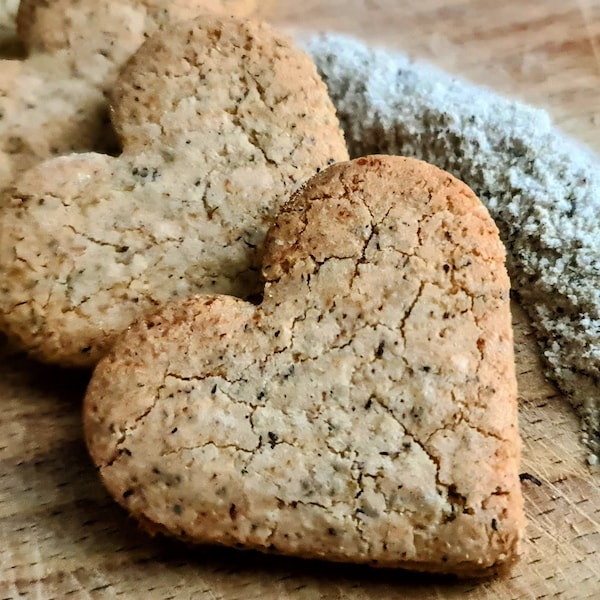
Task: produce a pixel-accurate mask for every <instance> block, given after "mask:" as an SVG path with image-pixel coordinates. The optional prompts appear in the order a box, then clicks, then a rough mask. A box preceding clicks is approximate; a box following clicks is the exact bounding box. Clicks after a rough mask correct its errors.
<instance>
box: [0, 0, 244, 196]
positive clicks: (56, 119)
mask: <svg viewBox="0 0 600 600" xmlns="http://www.w3.org/2000/svg"><path fill="white" fill-rule="evenodd" d="M255 10H256V0H52V2H48V0H22V1H21V3H20V6H19V12H18V17H17V21H18V34H19V38H20V40H21V42H22V43H23V45H24V46H25V48H26V50H27V58H26V59H25V60H0V112H1V114H2V118H1V119H0V188H3V187H5V186H7V185H9V184H10V182H11V181H12V179H13V178H14V177H16V176H17V175H18V174H19V173H21V172H23V171H24V170H26V169H27V168H30V167H32V166H33V165H35V164H37V163H39V162H40V161H42V160H44V159H47V158H50V157H52V156H56V155H59V154H64V153H67V152H72V151H78V152H80V151H86V150H97V151H106V150H114V146H115V140H114V136H113V135H111V134H110V128H109V127H108V126H107V109H108V106H107V101H106V98H105V95H104V91H105V90H107V89H109V88H110V87H112V85H113V84H114V81H115V79H116V77H117V74H118V72H119V70H120V68H121V67H122V66H123V64H124V63H125V62H126V61H127V59H128V58H129V57H130V56H131V55H132V54H133V53H134V52H135V51H136V50H137V49H138V48H139V47H140V46H141V44H142V43H143V42H144V40H145V39H146V37H147V36H149V35H151V34H152V33H154V32H155V31H156V30H157V29H158V28H159V27H162V26H164V25H167V24H168V23H170V22H175V21H179V20H182V19H190V18H192V17H195V16H197V15H198V14H200V13H204V12H214V13H218V14H227V15H229V14H236V15H238V16H247V15H249V14H251V13H253V12H254V11H255Z"/></svg>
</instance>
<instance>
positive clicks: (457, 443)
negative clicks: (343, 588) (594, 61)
mask: <svg viewBox="0 0 600 600" xmlns="http://www.w3.org/2000/svg"><path fill="white" fill-rule="evenodd" d="M263 270H264V275H265V278H266V279H267V284H266V287H265V292H264V300H263V302H262V304H261V305H260V306H254V305H252V304H249V303H247V302H244V301H242V300H238V299H234V298H232V297H227V296H218V295H213V296H206V295H205V296H197V297H195V298H191V299H187V300H185V301H179V302H173V303H169V304H167V305H166V306H164V307H163V308H162V309H161V310H159V312H157V313H156V314H155V315H153V316H150V317H148V318H146V319H144V320H141V321H139V322H138V323H137V324H135V325H134V326H133V327H131V328H130V329H129V330H128V331H127V333H126V334H125V335H124V336H123V337H121V338H120V339H119V341H118V342H117V344H116V345H115V347H114V348H113V350H112V351H111V352H110V353H109V355H108V356H107V357H106V358H104V359H103V360H102V361H101V362H100V363H99V365H98V366H97V368H96V370H95V372H94V375H93V377H92V380H91V383H90V386H89V389H88V392H87V395H86V398H85V404H84V421H85V432H86V439H87V443H88V447H89V450H90V453H91V455H92V457H93V460H94V461H95V463H96V465H97V466H98V467H99V470H100V474H101V477H102V480H103V481H104V483H105V485H106V486H107V488H108V489H109V491H110V493H111V494H112V495H113V496H114V498H115V499H116V500H117V501H118V502H120V503H121V504H122V505H123V506H125V507H126V508H127V509H128V510H129V511H130V512H131V513H132V515H133V516H134V517H135V518H136V519H138V520H139V521H140V522H141V523H142V525H144V527H146V528H147V529H148V530H149V531H151V532H155V531H160V532H164V533H167V534H169V535H174V536H177V537H180V538H183V539H185V540H189V541H192V542H197V543H210V544H212V543H219V544H225V545H230V546H237V545H241V546H243V547H245V548H254V549H258V550H261V551H268V552H279V553H284V554H291V555H297V556H302V557H312V558H325V559H328V560H335V561H350V562H357V563H369V564H375V565H379V566H388V567H402V568H408V569H417V570H427V571H435V572H442V573H457V574H462V575H485V574H490V573H494V572H496V571H497V570H498V569H501V568H504V567H507V566H509V565H510V564H512V563H513V562H514V560H515V559H516V558H517V556H518V552H519V540H520V538H521V536H522V534H523V527H524V516H523V510H522V497H521V490H520V483H519V475H518V473H519V453H520V442H519V436H518V426H517V404H516V384H515V369H514V357H513V347H512V330H511V319H510V310H509V280H508V277H507V274H506V270H505V267H504V248H503V246H502V244H501V243H500V241H499V238H498V231H497V229H496V226H495V225H494V223H493V221H492V220H491V218H490V216H489V214H488V213H487V211H486V209H485V208H484V207H483V205H482V204H481V203H480V202H479V201H478V199H477V198H476V197H475V196H474V195H473V193H472V192H471V191H470V190H469V189H468V188H467V187H466V186H465V185H464V184H462V183H461V182H459V181H458V180H456V179H454V178H453V177H452V176H450V175H449V174H447V173H445V172H443V171H441V170H439V169H437V168H435V167H433V166H430V165H427V164H426V163H422V162H419V161H416V160H412V159H406V158H399V157H384V156H371V157H367V158H361V159H358V160H355V161H353V162H350V163H344V164H339V165H336V166H333V167H331V168H329V169H327V170H326V171H325V172H323V173H321V174H320V175H317V176H316V177H314V178H313V179H312V180H311V181H310V182H309V183H308V184H307V185H306V187H305V188H304V189H302V190H301V191H299V192H298V193H297V194H296V195H295V196H294V198H293V199H292V200H291V201H290V202H289V203H288V204H287V205H286V206H285V207H284V209H283V211H282V213H281V214H280V215H279V216H278V217H277V220H276V222H275V223H274V225H273V227H272V228H271V230H270V233H269V235H268V238H267V243H266V250H265V257H264V266H263Z"/></svg>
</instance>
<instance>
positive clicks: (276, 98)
mask: <svg viewBox="0 0 600 600" xmlns="http://www.w3.org/2000/svg"><path fill="white" fill-rule="evenodd" d="M113 121H114V125H115V128H116V130H117V132H118V133H119V135H120V137H121V138H122V141H123V146H124V152H123V154H122V155H121V156H120V157H118V158H112V157H109V156H106V155H100V154H82V155H71V156H68V157H62V158H58V159H54V160H51V161H48V162H46V163H42V164H40V165H38V166H37V167H35V168H33V169H31V170H30V171H28V172H26V173H25V174H24V175H23V176H22V177H21V178H20V179H19V180H18V181H17V183H16V184H15V186H14V188H11V189H10V190H8V191H7V192H6V194H5V197H4V199H3V201H2V206H1V207H0V226H1V227H2V235H1V237H0V327H1V328H2V329H4V330H5V331H6V332H7V333H8V334H9V336H11V337H13V338H14V339H15V340H17V342H18V343H19V344H21V345H22V346H23V347H24V348H26V349H27V350H29V352H30V353H31V354H33V355H34V356H36V357H38V358H41V359H42V360H46V361H49V362H55V363H58V364H61V365H74V366H78V365H92V364H95V362H96V361H97V360H98V358H99V357H100V356H101V355H102V354H103V353H104V352H105V351H106V350H107V348H109V347H110V345H111V343H112V341H113V338H114V336H115V334H117V333H118V332H120V331H122V330H123V329H125V328H126V327H127V326H128V325H129V324H130V323H131V322H132V321H133V320H134V319H135V318H137V317H138V316H139V315H141V314H142V313H144V312H145V311H147V310H148V309H150V308H152V309H154V308H155V307H156V306H157V305H158V304H160V303H162V302H164V301H166V300H169V299H172V298H175V297H181V296H185V295H189V294H191V293H197V292H213V291H214V292H223V293H231V294H234V295H238V296H241V297H247V296H249V295H251V294H253V293H254V292H256V291H257V290H259V289H261V288H262V285H261V284H260V283H259V276H258V271H259V269H260V253H261V247H262V242H263V239H264V235H265V233H266V231H267V229H268V227H269V224H270V223H271V220H272V215H273V213H274V212H275V211H276V210H277V209H278V207H279V206H280V204H281V203H282V202H283V201H284V199H286V198H287V197H288V196H289V193H290V192H291V191H292V190H294V189H295V188H296V187H298V186H299V185H300V184H301V183H303V182H304V181H305V180H306V179H308V178H309V177H310V176H312V175H313V174H314V173H315V172H316V171H318V170H319V169H320V168H321V167H325V166H327V164H329V163H331V162H336V161H340V160H346V159H347V157H348V155H347V151H346V147H345V143H344V138H343V135H342V133H341V131H340V129H339V124H338V121H337V118H336V116H335V110H334V108H333V106H332V104H331V101H330V100H329V97H328V95H327V90H326V88H325V86H324V84H323V83H322V81H321V80H320V79H319V77H318V75H317V74H316V70H315V67H314V65H313V64H312V62H311V60H310V59H309V58H308V56H306V54H304V53H303V52H301V51H300V50H297V49H296V48H294V47H293V46H292V45H291V43H290V41H289V40H288V39H287V38H285V37H282V36H280V35H278V34H276V33H274V32H273V31H271V29H270V28H269V27H268V26H267V25H265V24H260V23H255V22H250V21H243V20H238V19H234V18H219V17H215V16H204V17H202V18H198V19H197V20H194V21H190V22H184V23H181V24H179V25H176V26H172V27H171V28H167V29H164V30H163V31H161V32H160V33H158V34H157V35H156V36H154V37H153V38H151V39H150V40H149V41H148V42H147V43H145V44H144V45H143V46H142V48H141V49H140V50H139V52H138V53H136V54H135V55H134V57H133V58H132V59H131V60H130V62H129V63H128V65H127V67H126V68H125V70H124V71H123V73H122V74H121V77H120V80H119V82H118V84H117V86H116V91H115V100H114V107H113Z"/></svg>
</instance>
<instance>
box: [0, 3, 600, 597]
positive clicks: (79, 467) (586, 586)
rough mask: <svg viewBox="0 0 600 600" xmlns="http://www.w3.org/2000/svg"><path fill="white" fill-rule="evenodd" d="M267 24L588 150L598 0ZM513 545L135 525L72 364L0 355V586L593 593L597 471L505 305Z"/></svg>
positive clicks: (135, 593)
mask: <svg viewBox="0 0 600 600" xmlns="http://www.w3.org/2000/svg"><path fill="white" fill-rule="evenodd" d="M0 1H1V0H0ZM272 20H273V22H274V23H276V24H277V25H279V26H281V27H290V26H293V27H298V26H306V27H310V28H315V29H322V30H336V31H345V32H348V33H352V34H355V35H356V36H358V37H361V38H363V39H366V40H369V41H371V42H373V43H378V44H380V45H386V46H389V47H395V48H398V49H401V50H403V51H405V52H408V53H410V54H411V55H413V56H415V57H420V58H425V59H428V60H431V61H432V62H434V63H436V64H437V65H439V66H441V67H443V68H445V69H447V70H449V71H452V72H455V73H457V74H460V75H462V76H464V77H467V78H470V79H471V80H472V81H475V82H478V83H483V84H487V85H490V86H491V87H493V88H495V89H497V90H498V91H500V92H503V93H506V94H512V95H514V96H516V97H518V98H521V99H523V100H526V101H529V102H531V103H534V104H536V105H538V106H542V107H545V108H547V109H548V110H549V111H550V112H551V113H552V114H553V115H554V117H555V119H556V120H557V122H558V123H559V124H560V125H561V127H562V128H563V129H564V130H565V131H567V132H568V133H570V134H571V135H573V136H575V137H577V138H578V139H580V140H582V141H585V142H587V143H588V144H589V145H590V146H592V147H593V148H594V149H595V150H596V151H598V152H600V100H599V97H598V91H599V90H600V56H599V53H600V0H593V1H592V0H589V1H586V0H580V1H575V0H528V1H527V2H524V1H523V0H471V1H469V0H446V1H445V2H442V1H441V0H409V1H402V2H401V1H399V0H313V1H311V0H305V1H302V2H298V1H292V0H279V4H278V6H277V7H276V8H275V9H274V11H273V15H272ZM514 322H515V342H516V350H517V367H518V369H517V370H518V377H519V390H520V402H521V405H520V419H521V429H522V436H523V440H524V456H523V465H522V470H523V471H524V472H529V473H532V474H534V475H535V476H537V477H538V478H539V480H540V481H541V483H542V485H541V486H537V485H535V484H534V483H532V482H529V481H525V482H524V484H523V491H524V494H525V500H526V510H527V514H528V518H529V526H528V531H527V541H526V555H525V556H524V558H523V560H522V561H521V562H520V563H519V564H518V565H517V566H516V568H515V569H514V570H513V572H512V574H511V575H510V576H508V577H507V578H504V579H499V580H491V581H485V582H457V581H454V580H452V579H447V578H439V577H431V576H427V575H413V574H407V573H404V572H400V571H380V570H375V569H369V568H363V567H359V568H356V567H353V566H347V565H327V564H323V563H318V562H309V561H299V560H292V559H286V558H279V557H270V556H262V555H259V554H255V553H250V552H237V551H230V550H225V549H219V548H195V549H189V548H187V547H185V546H182V545H181V544H178V543H175V542H171V541H168V540H164V539H151V538H148V537H147V536H146V535H145V534H143V533H141V532H140V531H138V529H137V527H136V526H135V524H134V523H133V522H132V521H131V520H130V519H129V518H128V517H127V515H126V514H125V512H124V511H122V510H121V509H120V508H119V507H117V506H116V505H115V504H114V503H113V502H112V501H111V499H110V498H109V497H108V495H107V494H106V492H105V491H104V490H103V488H102V486H101V485H100V483H99V482H98V480H97V478H96V474H95V472H94V470H93V468H92V466H91V463H90V461H89V459H88V457H87V454H86V450H85V446H84V443H83V440H82V435H81V420H80V401H81V397H82V394H83V392H84V390H85V385H86V383H87V375H86V374H84V373H78V372H70V371H61V370H58V369H53V368H49V367H45V366H42V365H38V364H35V363H34V362H32V361H29V360H27V359H25V358H23V357H18V356H11V355H8V354H5V355H2V354H0V599H2V598H7V599H8V598H36V599H50V598H94V599H95V598H116V597H122V598H182V599H183V598H201V599H210V600H215V599H221V598H223V599H233V598H239V599H253V598H261V599H268V600H271V599H283V600H286V599H290V600H292V599H302V600H305V599H306V600H308V599H310V600H312V599H318V598H322V599H326V600H330V599H331V600H334V599H336V600H337V599H346V598H347V599H351V600H359V599H360V600H365V599H369V598H378V599H381V600H384V599H396V598H415V599H424V600H429V599H449V598H466V599H490V600H492V599H499V600H508V599H511V600H513V599H514V600H516V599H525V598H527V599H530V598H531V599H534V600H542V599H543V598H562V599H572V600H579V599H586V598H590V599H592V598H600V475H598V474H596V475H593V474H592V473H590V471H589V469H588V468H587V467H586V465H585V452H584V449H583V448H582V447H581V445H580V443H579V436H578V422H577V418H576V417H575V415H574V414H573V413H572V411H571V409H570V407H569V405H568V403H567V401H566V399H565V398H563V397H562V396H561V395H560V394H559V393H558V392H557V390H556V389H555V388H554V386H553V385H551V384H550V383H548V382H547V381H546V380H545V379H544V377H543V369H542V366H541V363H540V358H539V355H538V352H537V347H536V344H535V340H534V338H533V336H532V333H531V330H530V328H529V325H528V323H527V320H526V319H525V317H524V315H523V313H522V311H521V310H520V308H519V307H518V306H516V305H515V306H514Z"/></svg>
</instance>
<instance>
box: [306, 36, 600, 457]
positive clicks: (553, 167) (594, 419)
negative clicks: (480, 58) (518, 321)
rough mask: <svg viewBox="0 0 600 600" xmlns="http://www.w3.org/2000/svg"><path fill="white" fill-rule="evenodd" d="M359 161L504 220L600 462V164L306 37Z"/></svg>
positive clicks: (475, 91) (493, 102)
mask: <svg viewBox="0 0 600 600" xmlns="http://www.w3.org/2000/svg"><path fill="white" fill-rule="evenodd" d="M302 43H303V44H304V45H305V47H306V48H307V49H308V51H309V52H310V53H311V54H312V56H313V58H314V60H315V61H316V63H317V66H318V69H319V71H320V73H321V75H322V76H323V78H324V79H325V81H326V83H327V85H328V87H329V91H330V94H331V96H332V99H333V101H334V104H335V105H336V107H337V109H338V113H339V117H340V120H341V122H342V126H343V128H344V130H345V133H346V137H347V141H348V144H349V147H350V154H351V155H353V156H358V155H365V154H372V153H376V152H380V153H392V154H402V155H406V156H414V157H418V158H422V159H424V160H427V161H429V162H432V163H434V164H436V165H438V166H439V167H441V168H443V169H446V170H448V171H450V172H452V173H454V174H455V175H456V176H458V177H459V178H460V179H462V180H463V181H465V182H466V183H467V184H468V185H470V186H471V187H472V188H473V189H474V191H475V192H476V193H477V194H478V195H479V196H480V198H481V199H482V200H483V201H484V203H485V204H486V205H487V207H488V209H489V210H490V212H491V214H492V216H493V217H494V219H495V220H496V222H497V224H498V226H499V228H500V230H501V235H502V238H503V241H504V242H505V244H506V246H507V250H508V253H509V270H510V274H511V278H512V283H513V287H514V288H515V289H516V290H517V292H518V295H519V296H520V299H521V301H522V303H523V305H524V306H525V308H526V310H527V312H528V313H529V315H530V317H531V318H532V320H533V324H534V326H535V329H536V331H537V335H538V340H539V342H540V344H541V347H542V349H543V353H544V356H545V359H546V362H547V366H548V368H549V375H551V376H552V377H553V378H554V379H555V380H556V382H557V383H558V385H559V387H560V388H561V390H562V391H563V392H565V393H567V394H568V395H569V397H570V399H571V402H572V404H573V405H574V406H575V408H576V409H577V410H578V412H579V414H580V415H581V417H582V436H583V440H584V441H585V442H586V443H587V445H588V447H589V448H590V455H589V462H590V464H592V465H595V464H597V463H598V461H599V459H600V162H599V160H598V158H597V157H595V156H594V155H593V154H592V153H591V152H589V151H588V150H586V149H585V148H583V147H580V146H578V145H577V144H576V143H575V142H573V141H571V140H569V139H568V138H567V137H565V136H564V135H563V134H561V133H560V132H559V131H558V130H556V129H555V128H554V127H553V125H552V123H551V121H550V119H549V117H548V115H547V114H546V113H545V112H543V111H540V110H536V109H533V108H530V107H528V106H525V105H523V104H520V103H517V102H514V101H511V100H508V99H505V98H502V97H500V96H498V95H496V94H494V93H492V92H490V91H487V90H485V89H482V88H479V87H476V86H473V85H469V84H467V83H465V82H463V81H460V80H458V79H455V78H453V77H451V76H449V75H447V74H445V73H443V72H440V71H438V70H436V69H434V68H432V67H429V66H425V65H421V64H415V63H413V62H411V61H410V60H409V59H408V58H407V57H405V56H403V55H402V54H398V53H391V52H387V51H384V50H379V49H370V48H368V47H366V46H364V45H362V44H360V43H358V42H356V41H355V40H353V39H351V38H347V37H344V36H338V35H327V36H318V37H305V38H304V39H303V40H302Z"/></svg>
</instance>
